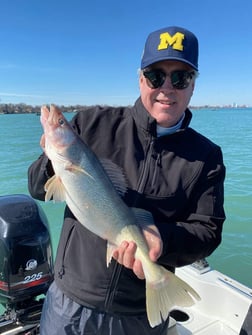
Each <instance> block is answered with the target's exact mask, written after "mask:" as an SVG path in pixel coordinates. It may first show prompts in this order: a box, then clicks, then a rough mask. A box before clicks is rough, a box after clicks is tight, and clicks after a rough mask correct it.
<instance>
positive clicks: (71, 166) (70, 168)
mask: <svg viewBox="0 0 252 335" xmlns="http://www.w3.org/2000/svg"><path fill="white" fill-rule="evenodd" d="M65 170H67V171H71V172H80V173H84V174H85V175H87V176H88V177H90V178H92V179H94V178H93V177H92V176H91V174H89V173H88V172H87V171H85V170H84V169H83V168H82V167H81V166H79V165H74V164H69V163H68V164H66V165H65Z"/></svg>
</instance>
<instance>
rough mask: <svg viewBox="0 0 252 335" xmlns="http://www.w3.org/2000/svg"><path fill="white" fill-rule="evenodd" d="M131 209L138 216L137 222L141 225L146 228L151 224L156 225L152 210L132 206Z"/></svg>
mask: <svg viewBox="0 0 252 335" xmlns="http://www.w3.org/2000/svg"><path fill="white" fill-rule="evenodd" d="M131 209H132V211H133V213H134V215H135V217H136V223H137V225H138V226H139V227H141V228H145V227H148V226H151V225H155V222H154V219H153V216H152V214H151V212H149V211H146V210H145V209H142V208H135V207H132V208H131Z"/></svg>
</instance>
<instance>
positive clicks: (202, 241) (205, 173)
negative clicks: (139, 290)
mask: <svg viewBox="0 0 252 335" xmlns="http://www.w3.org/2000/svg"><path fill="white" fill-rule="evenodd" d="M224 179H225V166H224V164H223V158H222V152H221V149H220V148H219V147H217V150H213V152H212V153H211V154H210V155H209V157H208V160H207V162H205V164H204V168H203V169H202V172H201V174H200V176H199V178H198V181H197V183H196V186H195V188H194V190H193V191H192V192H191V195H190V198H189V199H188V206H187V211H186V215H185V218H184V219H183V220H178V221H177V222H173V223H171V224H160V225H158V227H159V229H160V233H161V236H162V239H163V243H164V248H163V255H162V256H161V257H160V259H159V262H160V263H161V264H163V265H165V266H171V267H178V266H184V265H188V264H191V263H193V262H195V261H196V260H200V259H202V258H205V257H207V256H209V255H210V254H211V253H212V252H213V251H214V250H215V249H216V248H217V246H218V245H219V244H220V242H221V234H222V226H223V223H224V221H225V212H224Z"/></svg>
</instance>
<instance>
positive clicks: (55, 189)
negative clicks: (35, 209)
mask: <svg viewBox="0 0 252 335" xmlns="http://www.w3.org/2000/svg"><path fill="white" fill-rule="evenodd" d="M45 191H46V195H45V201H49V200H51V199H53V201H56V202H61V201H65V199H66V196H65V195H66V190H65V187H64V185H63V184H62V182H61V179H60V177H58V176H56V175H54V176H53V177H51V178H50V179H48V180H47V182H46V184H45Z"/></svg>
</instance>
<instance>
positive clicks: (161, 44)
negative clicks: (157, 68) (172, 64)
mask: <svg viewBox="0 0 252 335" xmlns="http://www.w3.org/2000/svg"><path fill="white" fill-rule="evenodd" d="M198 54H199V46H198V39H197V37H196V36H195V35H194V34H193V33H192V32H190V31H189V30H186V29H184V28H181V27H176V26H173V27H167V28H163V29H159V30H157V31H154V32H153V33H151V34H150V35H149V36H148V38H147V40H146V43H145V47H144V52H143V56H142V60H141V69H144V68H146V67H147V66H149V65H151V64H154V63H156V62H160V61H163V60H177V61H180V62H184V63H186V64H189V65H190V66H191V67H193V68H194V69H195V70H197V71H198Z"/></svg>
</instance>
